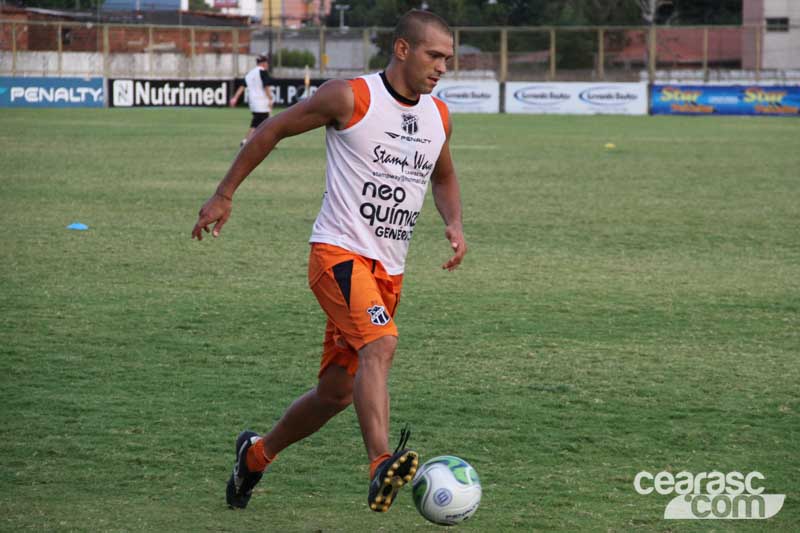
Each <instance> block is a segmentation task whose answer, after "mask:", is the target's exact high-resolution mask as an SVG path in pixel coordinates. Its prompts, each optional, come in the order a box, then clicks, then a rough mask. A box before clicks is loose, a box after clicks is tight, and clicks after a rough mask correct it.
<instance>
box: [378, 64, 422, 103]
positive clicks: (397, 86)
mask: <svg viewBox="0 0 800 533" xmlns="http://www.w3.org/2000/svg"><path fill="white" fill-rule="evenodd" d="M381 79H382V80H383V84H384V86H385V87H386V90H387V91H389V94H391V95H392V96H393V97H394V99H395V100H397V101H398V102H400V103H401V104H405V105H417V104H418V103H419V97H420V95H419V94H418V93H415V92H414V91H412V90H411V89H410V88H409V87H408V85H407V84H406V83H405V79H404V78H403V75H402V73H401V72H400V69H399V68H396V67H395V64H394V63H392V64H390V65H389V66H388V67H386V70H384V71H383V72H381Z"/></svg>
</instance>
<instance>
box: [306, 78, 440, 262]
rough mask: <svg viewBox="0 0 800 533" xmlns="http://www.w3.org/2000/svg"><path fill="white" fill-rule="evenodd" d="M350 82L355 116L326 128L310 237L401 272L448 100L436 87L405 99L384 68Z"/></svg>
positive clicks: (438, 147)
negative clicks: (321, 183) (388, 82)
mask: <svg viewBox="0 0 800 533" xmlns="http://www.w3.org/2000/svg"><path fill="white" fill-rule="evenodd" d="M349 83H350V86H351V88H352V89H353V94H354V96H355V105H354V110H353V118H352V119H351V120H350V122H349V123H348V124H347V125H346V127H345V128H343V129H341V130H337V129H335V128H334V127H331V126H329V127H328V128H327V129H326V132H325V136H326V147H327V152H328V154H327V155H328V158H327V159H328V163H327V169H326V189H325V195H324V197H323V199H322V208H321V209H320V212H319V215H318V216H317V219H316V221H315V222H314V228H313V230H312V233H311V239H310V242H317V243H326V244H332V245H334V246H338V247H340V248H345V249H346V250H350V251H352V252H354V253H357V254H359V255H362V256H364V257H367V258H370V259H375V260H378V261H380V262H381V263H382V264H383V267H384V268H385V269H386V272H387V273H389V274H392V275H396V274H401V273H402V272H403V269H404V267H405V259H406V254H407V252H408V245H409V242H410V241H411V236H412V235H413V233H414V227H415V225H416V223H417V218H418V217H419V214H420V210H421V209H422V203H423V201H424V200H425V193H426V191H427V188H428V182H429V181H430V178H431V174H432V173H433V169H434V167H435V166H436V161H437V160H438V159H439V153H440V152H441V150H442V146H443V145H444V143H445V140H446V137H447V128H448V124H449V118H448V111H447V106H446V105H445V104H444V103H443V102H442V101H441V100H438V99H436V98H434V97H433V96H431V95H421V97H420V99H419V102H417V103H416V104H415V105H405V104H402V103H400V102H398V101H397V100H396V99H395V98H394V97H393V96H392V95H391V94H390V93H389V91H388V89H387V88H386V87H385V86H384V84H383V80H382V79H381V77H380V75H379V74H370V75H367V76H363V77H361V78H356V79H354V80H351V81H350V82H349Z"/></svg>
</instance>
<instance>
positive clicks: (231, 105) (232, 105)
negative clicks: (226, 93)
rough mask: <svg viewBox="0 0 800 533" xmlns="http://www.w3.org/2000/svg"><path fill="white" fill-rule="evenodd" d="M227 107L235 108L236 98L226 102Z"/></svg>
mask: <svg viewBox="0 0 800 533" xmlns="http://www.w3.org/2000/svg"><path fill="white" fill-rule="evenodd" d="M228 105H229V106H230V107H236V98H231V99H230V100H229V101H228Z"/></svg>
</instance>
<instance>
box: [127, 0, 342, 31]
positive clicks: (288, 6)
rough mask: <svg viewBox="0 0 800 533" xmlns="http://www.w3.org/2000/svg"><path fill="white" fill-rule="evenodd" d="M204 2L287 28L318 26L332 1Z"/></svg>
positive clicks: (226, 10)
mask: <svg viewBox="0 0 800 533" xmlns="http://www.w3.org/2000/svg"><path fill="white" fill-rule="evenodd" d="M117 1H118V0H117ZM140 1H143V2H145V1H147V0H140ZM162 1H169V0H162ZM175 1H177V0H175ZM186 1H188V0H186ZM205 2H206V3H207V4H208V5H209V6H213V7H216V8H219V9H220V10H221V11H222V12H223V13H228V14H232V15H247V16H250V17H254V18H258V19H260V20H261V24H263V25H264V26H284V27H287V28H300V27H302V26H309V25H310V26H319V25H320V22H321V21H323V20H324V19H325V17H327V16H328V13H330V10H331V5H332V3H333V2H332V0H205Z"/></svg>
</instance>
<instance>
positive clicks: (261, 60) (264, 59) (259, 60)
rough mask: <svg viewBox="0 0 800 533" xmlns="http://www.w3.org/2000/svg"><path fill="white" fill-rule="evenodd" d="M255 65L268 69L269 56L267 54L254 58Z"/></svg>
mask: <svg viewBox="0 0 800 533" xmlns="http://www.w3.org/2000/svg"><path fill="white" fill-rule="evenodd" d="M256 65H258V66H259V67H268V66H269V56H268V55H267V54H261V55H259V56H256Z"/></svg>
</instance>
